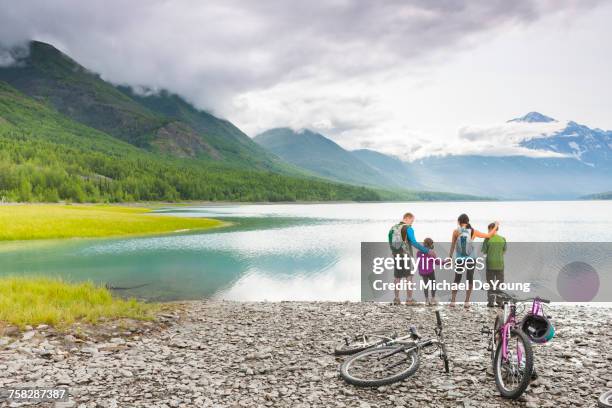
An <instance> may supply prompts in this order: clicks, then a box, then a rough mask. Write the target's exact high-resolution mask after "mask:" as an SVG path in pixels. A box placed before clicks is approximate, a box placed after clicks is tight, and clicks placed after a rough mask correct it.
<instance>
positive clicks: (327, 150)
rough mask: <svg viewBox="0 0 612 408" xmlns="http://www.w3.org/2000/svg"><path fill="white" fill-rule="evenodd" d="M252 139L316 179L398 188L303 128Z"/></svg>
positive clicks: (339, 148)
mask: <svg viewBox="0 0 612 408" xmlns="http://www.w3.org/2000/svg"><path fill="white" fill-rule="evenodd" d="M253 140H255V142H256V143H258V144H259V145H261V146H263V147H264V148H265V149H267V150H268V151H270V152H272V153H274V154H275V155H277V156H278V157H280V158H282V159H283V160H285V161H286V162H289V163H291V164H293V165H295V166H298V167H300V168H303V169H306V170H308V171H310V172H312V173H313V174H316V175H318V176H321V177H324V178H327V179H330V180H336V181H341V182H346V183H351V184H359V185H372V186H385V187H398V184H397V183H395V182H394V181H393V179H392V177H388V176H387V175H385V174H384V173H382V172H380V171H378V170H376V169H374V168H372V167H370V166H369V165H368V164H366V163H364V162H363V161H362V160H360V159H359V157H358V156H357V155H354V154H352V153H351V152H349V151H347V150H345V149H343V148H342V147H340V146H339V145H338V144H336V143H335V142H333V141H332V140H330V139H328V138H326V137H325V136H323V135H321V134H319V133H315V132H312V131H310V130H307V129H304V130H301V131H299V132H296V131H293V130H291V129H289V128H277V129H270V130H268V131H266V132H264V133H261V134H260V135H257V136H256V137H255V138H254V139H253Z"/></svg>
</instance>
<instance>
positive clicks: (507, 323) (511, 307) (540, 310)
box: [493, 297, 544, 361]
mask: <svg viewBox="0 0 612 408" xmlns="http://www.w3.org/2000/svg"><path fill="white" fill-rule="evenodd" d="M532 300H533V303H532V304H531V311H530V312H529V313H530V314H532V315H534V316H543V315H544V306H543V305H542V299H540V298H539V297H536V298H533V299H532ZM516 302H517V301H516V300H513V301H511V302H504V314H503V321H504V323H503V324H502V326H501V327H500V335H501V340H502V357H503V359H504V361H508V339H509V338H510V330H512V328H514V327H516V325H517V321H516ZM493 335H495V333H494V334H493ZM517 357H518V360H519V361H521V358H522V354H521V350H520V349H517Z"/></svg>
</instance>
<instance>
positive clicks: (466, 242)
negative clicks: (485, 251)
mask: <svg viewBox="0 0 612 408" xmlns="http://www.w3.org/2000/svg"><path fill="white" fill-rule="evenodd" d="M457 231H458V232H459V236H458V237H457V247H456V248H457V249H456V251H455V252H456V254H457V257H458V258H468V257H472V256H473V254H474V241H472V230H471V229H469V228H464V227H459V228H457Z"/></svg>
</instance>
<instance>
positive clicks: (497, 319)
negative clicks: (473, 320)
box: [491, 313, 502, 366]
mask: <svg viewBox="0 0 612 408" xmlns="http://www.w3.org/2000/svg"><path fill="white" fill-rule="evenodd" d="M501 320H502V318H501V316H500V315H499V313H497V314H496V315H495V322H494V323H493V334H492V336H493V344H492V345H491V365H493V366H494V365H495V351H496V347H495V345H496V342H495V336H497V333H498V332H499V328H500V327H501Z"/></svg>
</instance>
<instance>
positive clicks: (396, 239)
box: [388, 222, 410, 252]
mask: <svg viewBox="0 0 612 408" xmlns="http://www.w3.org/2000/svg"><path fill="white" fill-rule="evenodd" d="M405 226H406V224H404V223H403V222H400V223H398V224H395V225H394V226H392V227H391V229H390V230H389V234H388V235H389V248H391V252H398V251H401V250H404V251H407V250H408V245H410V244H409V243H407V242H406V241H405V240H404V239H403V237H402V228H404V227H405Z"/></svg>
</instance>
